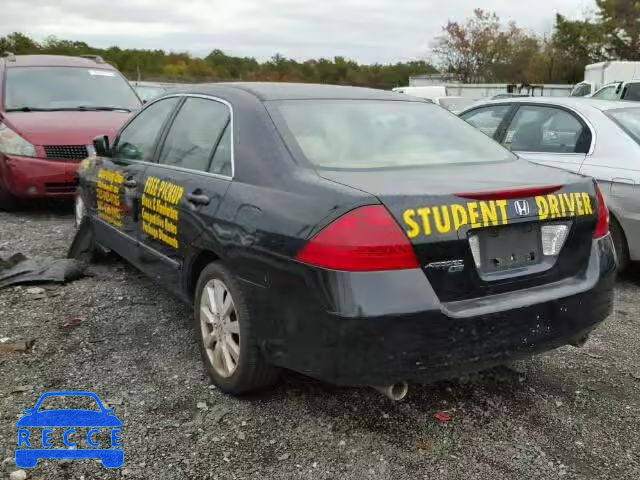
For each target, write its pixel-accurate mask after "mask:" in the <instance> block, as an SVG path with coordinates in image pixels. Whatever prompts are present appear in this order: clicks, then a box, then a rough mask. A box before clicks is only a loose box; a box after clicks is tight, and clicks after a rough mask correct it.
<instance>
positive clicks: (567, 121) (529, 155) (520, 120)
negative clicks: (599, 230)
mask: <svg viewBox="0 0 640 480" xmlns="http://www.w3.org/2000/svg"><path fill="white" fill-rule="evenodd" d="M460 116H461V117H462V118H463V119H464V120H466V121H467V122H469V123H470V124H471V125H474V126H475V127H477V128H479V129H480V130H481V131H482V132H484V133H485V134H487V135H489V136H490V137H492V138H494V139H495V140H496V141H498V142H500V143H502V144H503V145H504V146H505V147H507V148H509V149H511V150H512V151H514V152H516V153H517V154H518V155H519V156H520V157H522V158H525V159H528V160H530V161H532V162H536V163H540V164H544V165H549V166H553V167H557V168H562V169H564V170H569V171H571V172H575V173H579V174H581V175H587V176H591V177H594V178H596V179H597V180H598V182H599V183H600V185H601V186H602V192H603V194H604V196H605V198H606V201H607V205H608V207H609V210H610V212H611V233H612V236H613V240H614V243H615V246H616V250H617V254H618V259H619V264H620V267H621V269H624V268H625V267H626V266H627V264H628V263H629V261H638V260H640V161H639V159H640V105H637V104H634V103H632V102H614V101H604V100H596V99H591V98H576V97H568V98H513V99H511V100H508V101H505V100H501V101H500V100H498V101H492V102H484V103H481V104H478V105H475V106H474V107H472V108H470V109H467V110H465V111H464V112H462V113H461V114H460ZM525 180H526V179H524V178H523V181H525Z"/></svg>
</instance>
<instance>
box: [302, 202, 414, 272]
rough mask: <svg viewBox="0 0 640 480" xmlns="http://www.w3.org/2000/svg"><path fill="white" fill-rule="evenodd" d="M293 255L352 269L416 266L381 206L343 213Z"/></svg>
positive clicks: (406, 243)
mask: <svg viewBox="0 0 640 480" xmlns="http://www.w3.org/2000/svg"><path fill="white" fill-rule="evenodd" d="M296 258H297V259H298V260H299V261H301V262H304V263H307V264H310V265H314V266H316V267H322V268H327V269H331V270H346V271H353V272H364V271H380V270H402V269H408V268H418V267H419V266H420V263H419V262H418V259H417V258H416V254H415V252H414V250H413V247H412V246H411V243H410V242H409V239H408V238H407V236H406V235H405V234H404V232H403V231H402V229H401V228H400V226H399V225H398V224H397V223H396V221H395V220H394V219H393V217H392V216H391V214H390V213H389V211H388V210H387V209H386V208H385V207H384V206H382V205H368V206H365V207H360V208H357V209H355V210H352V211H350V212H349V213H346V214H345V215H343V216H342V217H340V218H338V219H337V220H335V221H334V222H333V223H330V224H329V225H328V226H326V227H325V228H323V229H322V230H321V231H320V232H318V233H317V234H316V235H315V236H314V237H313V238H312V239H311V240H309V242H308V243H307V244H306V245H305V246H304V248H303V249H302V250H301V251H300V252H299V253H298V255H297V257H296Z"/></svg>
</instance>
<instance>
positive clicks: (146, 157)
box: [87, 98, 178, 265]
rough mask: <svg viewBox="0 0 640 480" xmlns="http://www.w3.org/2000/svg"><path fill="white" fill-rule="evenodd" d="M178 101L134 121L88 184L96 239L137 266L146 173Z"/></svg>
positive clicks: (152, 108) (153, 107) (161, 104)
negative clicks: (143, 186)
mask: <svg viewBox="0 0 640 480" xmlns="http://www.w3.org/2000/svg"><path fill="white" fill-rule="evenodd" d="M177 101H178V99H177V98H167V99H163V100H160V101H158V102H155V103H153V104H151V105H149V106H148V107H147V108H145V109H144V110H143V111H141V112H140V113H139V114H138V115H137V116H136V117H135V118H133V119H132V120H131V121H130V122H129V123H128V124H127V125H126V126H125V127H124V129H123V130H122V131H121V133H120V135H119V136H118V138H117V139H116V141H115V143H114V147H113V149H112V155H111V157H110V158H102V159H101V160H100V162H99V164H98V167H97V171H96V172H95V177H93V178H92V180H90V181H89V182H88V184H87V186H88V189H89V192H88V194H89V196H88V198H90V199H91V202H90V205H89V207H88V208H89V211H90V213H91V215H92V217H93V220H94V222H93V223H94V228H95V232H96V235H97V238H98V239H99V241H100V242H101V243H102V244H103V245H105V246H107V247H109V248H111V249H113V250H115V251H116V252H117V253H118V254H120V255H121V256H123V257H124V258H126V259H127V260H129V261H130V262H132V263H134V264H136V265H138V264H139V254H138V248H137V236H138V233H137V232H138V225H139V222H140V199H141V195H142V185H143V178H144V173H145V170H146V169H147V166H148V165H149V162H150V161H151V160H152V159H153V156H154V152H155V149H156V146H157V141H158V139H159V138H160V134H161V132H162V129H163V127H164V125H165V124H166V122H167V120H168V118H169V117H170V115H171V113H172V112H173V109H174V108H175V106H176V104H177Z"/></svg>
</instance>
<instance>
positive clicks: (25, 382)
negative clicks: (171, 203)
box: [0, 207, 640, 480]
mask: <svg viewBox="0 0 640 480" xmlns="http://www.w3.org/2000/svg"><path fill="white" fill-rule="evenodd" d="M72 223H73V220H72V214H71V210H70V209H68V208H64V207H63V208H59V207H58V208H55V209H52V208H51V207H49V208H48V209H45V208H43V207H39V208H34V209H31V210H28V211H23V212H20V213H16V214H7V213H3V212H0V256H2V257H6V256H8V255H9V254H11V253H15V252H23V253H25V254H26V255H28V256H37V255H52V256H63V255H64V253H65V252H66V248H67V246H68V245H69V243H70V241H71V238H72V235H73V227H72ZM90 273H91V275H92V276H90V277H87V278H84V279H82V280H79V281H76V282H74V283H71V284H68V285H65V286H45V291H44V294H42V293H40V294H34V293H29V291H28V289H27V287H14V288H10V289H6V290H2V291H0V337H4V338H5V339H6V338H9V342H14V341H16V340H35V343H34V344H33V346H32V348H31V349H30V350H29V351H27V352H24V353H21V352H18V353H2V352H0V455H1V457H0V461H2V459H4V461H2V464H1V466H0V475H1V476H6V477H8V476H9V474H10V473H11V472H13V471H15V470H17V467H16V466H15V463H14V461H13V455H14V448H15V445H16V438H17V431H16V427H15V422H16V420H17V419H18V418H19V417H20V416H21V414H22V411H23V409H25V408H32V407H33V405H34V404H35V401H36V400H37V399H38V397H39V396H40V395H41V394H42V393H44V392H46V391H51V390H65V389H69V390H82V389H83V390H89V391H93V392H96V393H97V394H98V395H99V396H100V397H101V398H102V399H103V400H106V401H107V403H109V404H110V405H111V406H112V407H113V408H115V409H116V415H117V416H118V418H120V420H122V422H123V423H124V428H123V446H124V449H125V465H124V467H123V468H121V469H119V470H107V469H105V468H103V467H102V466H101V465H100V464H99V462H97V461H95V460H84V461H73V462H69V461H67V462H65V461H53V460H42V461H40V463H39V464H38V466H37V467H36V468H35V469H33V470H31V471H29V475H30V478H49V479H66V478H75V479H78V478H84V479H92V478H115V477H126V478H153V479H162V478H212V479H241V478H255V479H264V478H309V479H324V478H341V479H347V478H353V479H366V478H393V479H412V480H414V479H421V478H425V479H426V478H428V479H460V478H465V479H467V478H468V479H490V480H500V479H515V478H518V479H553V478H566V479H574V478H575V479H578V478H579V479H589V480H592V479H604V478H607V479H616V480H621V479H638V478H640V415H639V409H640V353H639V352H640V320H639V316H638V314H639V313H640V303H639V301H638V299H639V298H640V296H639V295H640V267H635V271H632V272H631V274H630V275H629V276H628V278H625V279H623V280H620V281H619V282H618V285H617V288H616V300H617V302H616V309H615V313H614V314H613V315H612V316H611V317H610V318H609V319H608V320H607V321H606V322H605V323H604V324H603V325H602V326H601V327H600V328H599V329H598V330H597V331H596V332H595V334H594V335H593V336H592V338H591V339H590V341H589V342H588V343H587V344H586V345H585V347H583V348H581V349H576V348H573V347H566V348H563V349H560V350H558V351H555V352H552V353H549V354H545V355H541V356H538V357H536V358H534V359H531V360H529V361H526V362H521V363H518V364H517V365H515V366H514V368H511V369H501V370H495V371H492V372H488V373H485V374H482V375H477V376H473V377H471V378H467V379H464V380H458V381H452V382H443V383H438V384H436V385H431V386H417V385H412V386H411V389H410V392H409V396H408V397H407V399H406V400H405V401H403V402H400V403H393V402H391V401H390V400H388V399H386V398H385V397H383V396H382V395H380V394H379V393H377V392H376V391H374V390H373V389H367V388H340V387H334V386H331V385H326V384H323V383H320V382H316V381H314V380H310V379H307V378H304V377H301V376H298V375H294V374H286V375H285V376H284V377H283V379H282V380H281V382H280V383H279V384H278V385H277V386H276V387H274V388H272V389H271V390H268V391H266V392H263V393H262V394H260V395H259V396H253V397H249V398H243V399H236V398H232V397H229V396H226V395H224V394H222V393H220V392H219V391H217V390H216V389H214V388H212V387H211V386H210V385H209V383H208V381H207V379H206V377H205V373H204V370H203V368H202V366H201V364H200V360H199V354H198V351H197V345H196V343H195V340H194V335H193V333H192V330H191V327H190V318H191V312H190V310H189V308H187V307H185V306H183V305H182V304H180V303H179V302H178V301H177V300H174V299H173V298H171V296H169V295H166V294H164V292H163V291H162V289H161V288H159V287H158V286H157V285H155V284H153V283H152V282H151V281H149V280H147V279H146V278H145V277H143V276H142V275H141V274H139V273H138V272H136V271H135V270H133V269H132V268H130V267H129V266H127V265H126V264H124V263H122V262H121V261H119V260H118V259H107V260H105V261H103V262H102V263H100V264H97V265H93V266H92V267H91V269H90ZM78 317H79V318H81V319H82V323H81V324H80V325H79V326H76V327H72V326H68V325H67V323H68V322H69V320H70V319H73V318H78ZM5 342H7V340H5ZM439 411H445V412H446V413H448V414H449V415H450V417H451V421H449V422H442V421H439V420H436V419H435V418H434V414H435V413H436V412H439Z"/></svg>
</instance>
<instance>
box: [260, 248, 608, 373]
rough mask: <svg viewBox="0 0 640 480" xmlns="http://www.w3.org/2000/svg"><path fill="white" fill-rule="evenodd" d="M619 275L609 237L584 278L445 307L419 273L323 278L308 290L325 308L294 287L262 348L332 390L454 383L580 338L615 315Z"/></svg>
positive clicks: (595, 252)
mask: <svg viewBox="0 0 640 480" xmlns="http://www.w3.org/2000/svg"><path fill="white" fill-rule="evenodd" d="M615 269H616V265H615V255H614V251H613V244H612V242H611V239H610V237H609V236H607V237H605V238H603V239H600V240H596V241H594V242H593V245H592V251H591V256H590V260H589V265H588V267H587V269H586V271H585V273H584V275H581V276H579V277H574V278H569V279H566V280H563V281H560V282H555V283H553V284H548V285H542V286H538V287H534V288H530V289H527V290H520V291H515V292H509V293H505V294H499V295H493V296H489V297H484V298H480V299H474V300H466V301H460V302H452V303H446V304H445V303H440V302H439V301H438V299H437V296H436V295H435V293H434V292H433V289H432V288H431V286H430V285H429V283H428V281H427V280H426V277H425V276H424V274H423V273H422V271H421V270H404V271H400V272H384V273H383V274H381V273H379V272H378V273H359V274H353V273H351V274H349V273H341V272H326V271H325V272H316V275H315V278H307V280H306V283H307V285H306V286H305V289H309V287H312V288H313V289H314V292H315V293H319V294H320V295H322V296H323V297H324V299H323V301H322V303H323V304H324V308H323V307H321V306H320V305H318V304H317V302H314V301H313V300H312V298H311V297H312V295H310V294H304V293H303V290H302V289H301V288H300V287H297V288H296V287H295V285H293V284H291V285H288V287H289V289H288V290H285V292H287V300H283V301H282V303H281V304H280V307H282V305H287V302H288V305H289V307H288V308H285V309H284V311H283V309H282V308H280V309H277V311H279V312H280V315H281V316H280V319H279V320H278V319H276V318H275V317H274V318H271V320H270V321H267V322H265V323H267V324H269V328H270V329H271V331H267V330H266V329H265V331H263V332H262V333H261V336H263V338H264V339H265V340H264V342H263V347H264V351H265V354H266V355H267V357H268V359H269V360H270V361H271V362H272V363H274V364H277V365H280V366H283V367H286V368H289V369H292V370H296V371H298V372H301V373H304V374H307V375H309V376H312V377H315V378H318V379H321V380H324V381H328V382H331V383H338V384H353V385H384V384H390V383H394V382H396V381H400V380H413V381H420V382H429V381H435V380H439V379H443V378H451V377H455V376H457V375H461V374H464V373H468V372H472V371H478V370H482V369H485V368H489V367H491V366H494V365H499V364H503V363H505V362H508V361H510V360H514V359H517V358H522V357H526V356H530V355H532V354H534V353H538V352H543V351H546V350H549V349H553V348H556V347H559V346H561V345H565V344H568V343H572V342H577V341H579V340H580V339H581V338H582V337H584V336H585V335H586V334H587V333H588V332H589V331H591V330H592V329H593V328H595V327H596V326H597V325H598V324H599V323H600V322H602V321H603V320H604V319H605V318H606V317H607V316H608V315H609V314H610V313H611V311H612V302H613V283H614V279H615ZM310 283H311V284H315V285H310ZM282 286H285V285H281V287H282ZM267 290H269V291H270V292H271V293H273V289H271V288H270V289H267ZM298 292H299V293H300V295H296V293H298ZM255 293H256V294H258V292H255ZM327 306H328V307H329V308H328V309H327V308H326V307H327ZM275 309H276V307H274V306H273V305H272V306H271V308H270V307H269V306H265V311H266V312H271V311H274V313H275ZM275 332H277V333H275Z"/></svg>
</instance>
